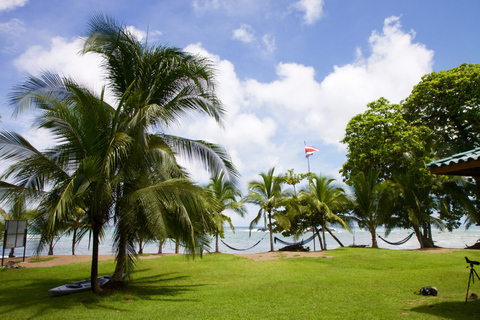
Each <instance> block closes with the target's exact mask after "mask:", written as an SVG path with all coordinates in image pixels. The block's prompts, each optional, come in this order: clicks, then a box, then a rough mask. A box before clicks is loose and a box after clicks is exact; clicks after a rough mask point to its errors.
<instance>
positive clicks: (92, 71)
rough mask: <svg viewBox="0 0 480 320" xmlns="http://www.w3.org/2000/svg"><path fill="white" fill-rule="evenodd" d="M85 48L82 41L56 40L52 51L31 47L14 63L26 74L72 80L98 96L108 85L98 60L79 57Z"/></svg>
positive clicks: (84, 56)
mask: <svg viewBox="0 0 480 320" xmlns="http://www.w3.org/2000/svg"><path fill="white" fill-rule="evenodd" d="M82 46H83V41H82V40H80V39H77V40H73V41H68V40H67V39H65V38H61V37H56V38H53V39H52V40H51V43H50V47H49V48H44V47H42V46H32V47H30V48H29V49H28V50H27V51H26V52H25V53H23V54H22V55H21V56H20V57H19V58H17V59H16V60H15V62H14V63H15V67H16V68H17V69H18V70H20V71H23V72H27V73H30V74H33V75H39V74H40V73H41V72H43V71H45V70H48V71H50V72H53V73H58V74H60V75H63V76H70V77H72V78H73V79H75V80H76V81H77V82H78V83H80V84H83V85H85V86H87V87H89V88H91V89H94V90H95V91H96V92H100V90H101V88H102V86H103V85H104V84H105V81H104V80H103V78H102V74H101V69H100V63H101V59H100V57H99V56H96V55H94V54H86V55H80V54H79V52H80V50H81V48H82Z"/></svg>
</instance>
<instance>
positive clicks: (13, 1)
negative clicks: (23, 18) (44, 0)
mask: <svg viewBox="0 0 480 320" xmlns="http://www.w3.org/2000/svg"><path fill="white" fill-rule="evenodd" d="M27 2H28V0H0V12H1V11H7V10H12V9H14V8H16V7H23V6H24V5H25V4H26V3H27Z"/></svg>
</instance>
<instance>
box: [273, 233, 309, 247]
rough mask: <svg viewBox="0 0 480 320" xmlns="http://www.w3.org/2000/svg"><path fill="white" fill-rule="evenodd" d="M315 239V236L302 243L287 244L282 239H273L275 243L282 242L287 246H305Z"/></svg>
mask: <svg viewBox="0 0 480 320" xmlns="http://www.w3.org/2000/svg"><path fill="white" fill-rule="evenodd" d="M314 238H315V235H313V236H311V237H310V238H308V239H307V240H302V241H300V242H287V241H283V240H282V239H279V238H277V237H274V238H273V241H274V242H275V243H277V241H278V242H280V243H281V244H284V245H286V246H303V245H304V244H307V243H309V242H310V241H312V240H313V239H314Z"/></svg>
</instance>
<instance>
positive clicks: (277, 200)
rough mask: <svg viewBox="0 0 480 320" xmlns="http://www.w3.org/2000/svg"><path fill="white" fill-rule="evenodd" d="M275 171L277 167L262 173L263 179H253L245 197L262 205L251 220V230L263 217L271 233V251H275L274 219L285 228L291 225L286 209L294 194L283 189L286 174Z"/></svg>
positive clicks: (246, 199)
mask: <svg viewBox="0 0 480 320" xmlns="http://www.w3.org/2000/svg"><path fill="white" fill-rule="evenodd" d="M274 171H275V167H273V168H271V169H270V170H269V171H268V172H267V173H261V174H260V177H261V181H251V182H250V183H249V184H248V190H249V193H248V195H247V197H246V198H245V201H246V202H247V203H252V204H255V205H258V206H259V207H260V209H259V210H258V213H257V216H256V217H255V218H254V219H253V220H252V221H251V222H250V231H251V230H252V228H253V227H254V226H256V225H257V224H258V222H259V221H260V219H261V218H262V217H263V219H264V223H265V225H266V226H267V227H268V231H269V233H270V251H274V249H273V232H272V229H273V223H272V219H273V220H275V221H276V222H277V223H278V224H279V225H281V226H282V227H284V228H288V227H289V226H290V220H289V219H288V217H287V215H286V214H285V212H284V211H285V208H286V206H287V205H288V202H289V197H291V195H292V193H291V192H290V191H288V190H283V189H282V185H283V184H284V183H285V178H284V176H282V175H279V176H275V175H274Z"/></svg>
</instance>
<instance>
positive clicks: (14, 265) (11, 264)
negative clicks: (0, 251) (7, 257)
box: [6, 261, 20, 269]
mask: <svg viewBox="0 0 480 320" xmlns="http://www.w3.org/2000/svg"><path fill="white" fill-rule="evenodd" d="M6 267H7V269H18V268H20V266H19V265H18V263H16V262H15V261H8V262H7V265H6Z"/></svg>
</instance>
